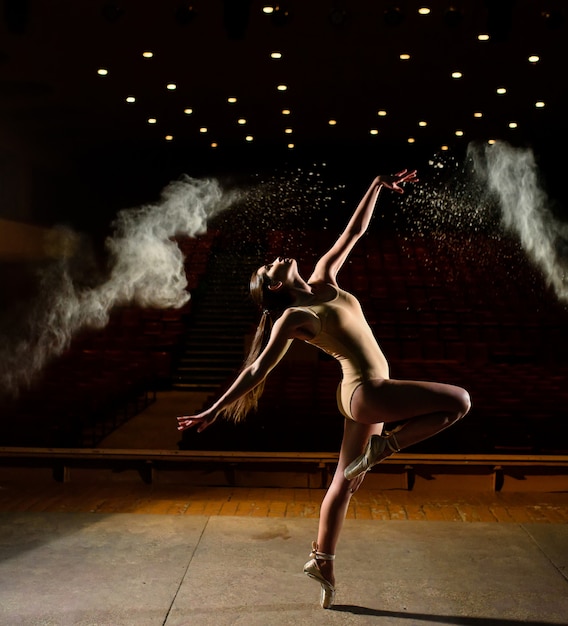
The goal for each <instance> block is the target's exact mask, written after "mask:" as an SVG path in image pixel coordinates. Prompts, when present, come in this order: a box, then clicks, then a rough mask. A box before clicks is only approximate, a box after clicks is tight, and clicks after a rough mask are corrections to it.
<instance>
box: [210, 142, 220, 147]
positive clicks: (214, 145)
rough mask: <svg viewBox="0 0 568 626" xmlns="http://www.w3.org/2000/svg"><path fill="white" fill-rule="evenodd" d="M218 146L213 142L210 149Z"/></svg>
mask: <svg viewBox="0 0 568 626" xmlns="http://www.w3.org/2000/svg"><path fill="white" fill-rule="evenodd" d="M218 145H219V144H218V143H217V142H216V141H213V142H212V143H211V147H212V148H217V146H218Z"/></svg>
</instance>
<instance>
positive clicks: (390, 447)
mask: <svg viewBox="0 0 568 626" xmlns="http://www.w3.org/2000/svg"><path fill="white" fill-rule="evenodd" d="M416 180H417V178H416V172H415V171H407V170H404V171H402V172H399V173H398V174H396V175H394V176H378V177H376V178H375V179H374V180H373V182H372V183H371V185H370V187H369V189H368V190H367V192H366V193H365V195H364V196H363V198H362V200H361V201H360V203H359V205H358V206H357V208H356V209H355V212H354V213H353V215H352V217H351V219H350V220H349V223H348V224H347V227H346V228H345V230H344V231H343V233H342V234H341V235H340V237H339V238H338V239H337V241H336V242H335V244H334V245H333V246H332V247H331V248H330V250H328V251H327V252H326V253H325V254H324V255H323V256H322V257H321V258H320V260H319V261H318V262H317V264H316V266H315V269H314V271H313V273H312V275H311V276H310V277H309V278H308V280H307V281H306V280H304V279H303V278H302V276H300V274H299V272H298V267H297V264H296V261H295V260H294V259H290V258H284V257H279V258H277V259H275V260H274V261H273V262H272V263H268V264H267V265H263V266H262V267H260V268H259V269H258V270H256V271H255V272H254V273H253V275H252V278H251V283H250V290H251V295H252V297H253V299H254V300H255V302H256V303H257V304H259V306H260V307H261V308H262V311H263V313H262V317H261V321H260V324H259V327H258V329H257V333H256V336H255V339H254V341H253V345H252V347H251V351H250V353H249V356H248V358H247V360H246V361H245V363H244V365H243V368H242V370H241V372H240V373H239V375H238V376H237V378H236V379H235V381H234V382H233V384H232V385H231V386H230V387H229V388H228V389H227V391H226V392H225V393H224V394H223V395H222V396H221V397H220V398H219V399H218V400H217V401H216V402H215V403H214V404H213V405H212V406H211V407H209V408H208V409H206V410H205V411H203V412H201V413H199V414H197V415H191V416H184V417H179V418H178V429H179V430H184V429H186V428H191V427H197V431H198V432H201V431H203V430H204V429H205V428H207V427H209V426H210V425H211V424H212V423H213V422H214V421H215V419H216V418H217V417H218V416H219V415H221V414H223V415H225V416H227V417H229V418H232V419H233V420H235V421H239V420H241V419H243V418H244V417H245V416H246V414H247V413H248V412H249V411H250V410H251V409H253V408H255V407H256V405H257V402H258V398H259V397H260V394H261V393H262V389H263V386H264V380H265V378H266V376H267V375H268V374H269V372H270V371H271V370H272V369H273V368H274V367H275V365H276V364H277V363H278V362H279V361H280V360H281V359H282V357H283V356H284V354H285V353H286V351H287V350H288V348H289V347H290V344H291V343H292V341H293V340H294V339H300V340H303V341H307V342H308V343H311V344H314V345H315V346H317V347H319V348H321V349H322V350H324V351H325V352H327V353H329V354H331V355H332V356H333V357H335V358H336V359H337V360H338V361H339V363H340V364H341V368H342V380H341V383H340V385H339V388H338V391H337V401H338V407H339V410H340V412H341V413H342V414H343V416H344V417H345V428H344V435H343V441H342V444H341V450H340V453H339V462H338V465H337V469H336V472H335V474H334V477H333V480H332V483H331V485H330V487H329V489H328V490H327V493H326V495H325V497H324V499H323V502H322V505H321V510H320V520H319V528H318V537H317V541H315V542H313V544H312V552H311V554H310V556H311V557H312V558H311V560H310V561H308V562H307V563H306V564H305V566H304V572H305V573H306V574H307V575H308V576H309V577H311V578H313V579H315V580H317V581H318V582H319V583H320V585H321V606H322V607H323V608H329V607H331V606H332V604H333V601H334V596H335V577H334V570H333V560H334V558H335V548H336V545H337V542H338V539H339V534H340V532H341V528H342V526H343V522H344V520H345V514H346V512H347V508H348V506H349V502H350V499H351V496H352V495H353V493H355V491H356V490H357V489H358V488H359V486H360V485H361V483H362V481H363V478H364V476H365V473H366V472H367V471H368V470H369V469H370V468H371V467H373V465H375V464H376V463H379V462H380V461H382V460H383V459H385V458H386V457H388V456H390V455H391V454H393V453H394V452H398V451H399V450H401V449H402V448H406V447H407V446H410V445H412V444H415V443H418V442H419V441H422V440H424V439H426V438H428V437H431V436H432V435H434V434H436V433H438V432H440V431H441V430H443V429H445V428H447V427H448V426H450V425H451V424H454V423H455V422H456V421H457V420H459V419H460V418H462V417H463V416H464V415H465V414H466V413H467V412H468V410H469V408H470V399H469V394H468V393H467V391H465V390H464V389H461V388H460V387H455V386H453V385H447V384H442V383H432V382H416V381H404V380H393V379H391V378H390V377H389V366H388V363H387V360H386V358H385V356H384V354H383V352H382V350H381V348H380V347H379V345H378V343H377V341H376V339H375V337H374V336H373V333H372V331H371V329H370V327H369V325H368V323H367V321H366V320H365V317H364V315H363V312H362V309H361V306H360V304H359V302H358V300H357V299H356V298H355V297H354V296H353V295H351V294H349V293H347V292H346V291H343V290H342V289H341V288H340V287H339V285H338V284H337V280H336V277H337V273H338V272H339V270H340V269H341V267H342V266H343V264H344V263H345V261H346V259H347V257H348V255H349V253H350V252H351V250H352V248H353V246H354V245H355V244H356V242H357V241H358V240H359V238H360V237H361V236H362V235H363V234H364V233H365V231H366V230H367V227H368V225H369V222H370V220H371V217H372V214H373V211H374V208H375V204H376V202H377V199H378V197H379V194H380V192H381V190H382V189H383V188H387V189H390V190H392V191H395V192H397V193H403V189H402V187H401V184H403V183H412V182H415V181H416ZM273 320H274V322H273ZM395 422H396V424H397V426H396V428H395V429H393V431H388V425H389V424H390V423H395ZM385 424H386V428H387V430H385V431H384V432H383V426H384V425H385Z"/></svg>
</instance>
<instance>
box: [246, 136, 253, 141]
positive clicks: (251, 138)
mask: <svg viewBox="0 0 568 626" xmlns="http://www.w3.org/2000/svg"><path fill="white" fill-rule="evenodd" d="M253 139H254V137H253V136H252V135H247V136H246V137H245V141H252V140H253Z"/></svg>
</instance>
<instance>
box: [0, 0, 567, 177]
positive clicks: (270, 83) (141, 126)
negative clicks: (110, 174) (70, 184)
mask: <svg viewBox="0 0 568 626" xmlns="http://www.w3.org/2000/svg"><path fill="white" fill-rule="evenodd" d="M565 5H566V3H565V2H563V1H561V0H425V1H424V2H417V1H411V0H401V1H400V2H398V3H393V2H391V1H389V0H372V1H371V0H358V1H357V0H353V1H350V0H309V1H308V0H304V1H301V0H290V1H289V2H282V3H269V2H260V1H258V0H250V1H249V0H225V1H222V0H195V2H180V1H179V0H161V1H159V2H157V1H149V0H117V1H112V2H108V1H107V0H81V1H77V0H4V19H3V20H2V26H1V29H0V114H1V117H2V118H3V122H2V123H1V124H0V130H2V129H4V134H6V133H8V134H9V135H10V136H11V137H12V139H13V140H14V138H16V139H15V140H16V141H20V140H21V141H23V142H27V143H28V145H30V146H41V147H42V149H43V150H44V151H45V150H47V154H49V153H50V151H53V152H54V153H58V154H59V155H61V154H63V155H77V154H85V153H89V152H90V153H91V154H93V155H96V157H93V158H94V159H99V160H100V159H101V158H103V157H102V155H104V154H105V150H106V151H107V152H106V154H107V157H106V159H107V160H108V161H109V162H112V164H113V167H116V164H117V161H120V159H125V160H128V159H130V158H132V155H136V154H137V155H138V157H140V152H144V151H152V152H153V153H154V154H155V155H158V154H159V155H162V156H161V158H163V159H165V160H166V161H167V162H168V163H171V164H174V163H176V162H177V160H179V159H180V158H182V157H181V155H184V158H186V159H187V158H190V157H191V159H192V160H193V162H194V163H213V162H214V160H215V159H219V161H221V160H222V159H223V158H226V159H227V160H228V161H229V162H230V161H232V162H233V163H234V164H235V167H237V166H238V165H239V164H242V163H244V162H246V161H247V159H248V157H249V156H250V155H256V158H257V159H258V158H259V157H260V158H261V159H263V160H270V159H273V158H275V159H276V160H278V159H281V158H286V159H289V158H293V157H294V156H297V157H301V156H302V155H309V156H310V157H311V155H312V154H329V155H330V156H331V155H341V157H342V158H343V159H346V160H347V161H349V162H356V161H358V160H360V158H368V157H369V155H372V158H375V159H377V160H379V158H378V157H377V155H379V154H380V155H383V157H384V156H385V154H387V155H388V154H391V153H392V152H393V151H395V152H397V153H400V154H404V155H412V154H415V155H424V154H428V153H431V152H432V151H436V150H439V149H441V147H442V146H447V147H448V148H449V149H450V150H460V149H461V148H463V146H465V145H467V143H468V142H470V141H472V140H480V141H487V140H490V139H505V140H507V141H510V142H512V143H518V144H529V145H534V146H536V147H537V149H539V150H547V149H548V146H550V145H554V144H555V142H558V141H559V140H560V141H562V140H563V138H566V128H567V124H566V119H565V113H566V111H567V110H568V106H567V105H568V94H567V87H566V79H565V63H564V62H565V61H566V59H568V54H567V46H568V43H567V42H568V37H567V25H566V21H565V19H564V18H565V13H566V9H567V7H566V6H565ZM265 6H272V7H274V8H275V9H276V10H275V12H273V13H272V14H267V13H265V12H264V11H263V9H264V7H265ZM421 7H428V8H430V13H429V14H427V15H421V14H419V11H418V9H419V8H421ZM479 34H488V35H489V40H488V41H479V39H478V35H479ZM275 51H277V52H280V53H281V55H282V57H281V58H280V59H273V58H271V53H272V52H275ZM143 52H152V53H153V57H151V58H144V57H143ZM401 54H409V55H410V58H409V59H408V60H403V59H401V58H400V55H401ZM531 55H537V56H538V59H539V60H538V61H536V62H534V61H533V62H531V61H529V57H530V56H531ZM99 69H105V70H107V71H108V74H107V75H106V76H101V75H99V74H98V73H97V72H98V70H99ZM456 71H459V72H461V74H462V77H461V78H452V73H453V72H456ZM169 83H174V84H175V85H176V89H175V90H170V89H168V88H167V85H168V84H169ZM281 84H282V85H286V86H287V89H286V90H285V91H279V90H278V88H277V87H278V85H281ZM501 87H503V88H505V89H506V93H505V94H503V95H500V94H498V93H497V90H498V89H499V88H501ZM128 96H133V97H134V98H135V102H133V103H128V102H127V101H126V98H127V97H128ZM229 97H235V98H237V101H236V103H234V104H231V103H229V102H228V98H229ZM537 102H542V103H544V106H541V107H540V108H539V107H537V106H536V103H537ZM188 108H190V109H191V110H192V113H191V114H187V113H184V110H185V109H188ZM284 109H288V110H289V111H290V114H288V115H285V114H283V113H282V111H283V110H284ZM380 110H384V111H386V115H385V116H380V115H378V112H379V111H380ZM476 113H477V114H481V117H476V116H475V114H476ZM150 118H154V119H155V120H156V123H154V124H151V123H149V122H148V120H149V119H150ZM239 119H243V120H246V123H244V124H239V122H238V120H239ZM330 120H335V121H336V124H335V125H330V124H329V121H330ZM421 122H422V123H423V125H420V123H421ZM424 123H425V125H424ZM511 125H516V127H514V128H512V127H511ZM203 128H206V129H207V132H202V131H201V129H203ZM286 129H290V130H289V132H286ZM372 133H376V134H372ZM456 133H458V134H456ZM247 136H250V137H252V138H253V139H252V141H247V140H246V137H247ZM167 137H168V138H167ZM409 139H410V140H411V141H413V142H409ZM213 144H214V147H213ZM291 144H293V147H290V145H291ZM167 155H169V156H167ZM134 160H136V158H134ZM122 166H123V167H125V168H126V167H127V164H126V163H123V164H122Z"/></svg>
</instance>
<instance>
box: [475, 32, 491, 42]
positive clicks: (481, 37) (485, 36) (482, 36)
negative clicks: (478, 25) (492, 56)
mask: <svg viewBox="0 0 568 626" xmlns="http://www.w3.org/2000/svg"><path fill="white" fill-rule="evenodd" d="M477 39H478V40H479V41H489V35H488V34H487V33H479V35H477Z"/></svg>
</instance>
